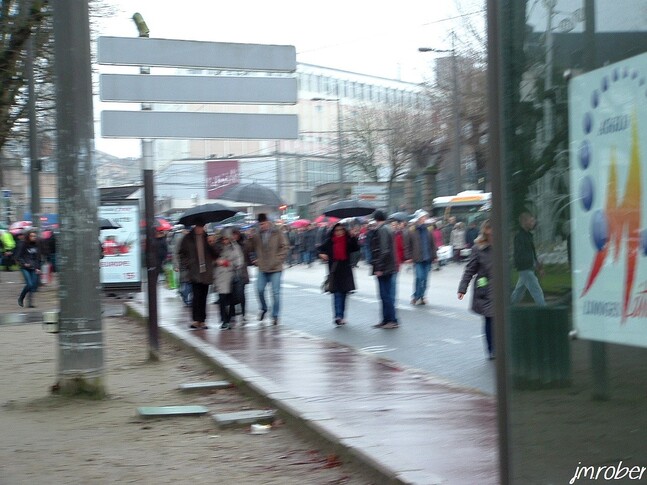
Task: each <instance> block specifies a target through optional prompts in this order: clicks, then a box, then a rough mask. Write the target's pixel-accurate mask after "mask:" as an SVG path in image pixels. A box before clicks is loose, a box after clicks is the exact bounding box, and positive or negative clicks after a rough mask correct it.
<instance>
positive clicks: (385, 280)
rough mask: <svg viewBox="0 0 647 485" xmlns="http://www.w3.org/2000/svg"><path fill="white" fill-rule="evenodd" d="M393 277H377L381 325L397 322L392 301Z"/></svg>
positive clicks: (392, 275)
mask: <svg viewBox="0 0 647 485" xmlns="http://www.w3.org/2000/svg"><path fill="white" fill-rule="evenodd" d="M393 277H394V274H389V275H383V276H378V277H377V285H378V288H379V290H380V300H382V323H387V322H394V323H397V322H398V319H397V317H396V316H395V301H394V300H393Z"/></svg>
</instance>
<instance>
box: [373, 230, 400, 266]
mask: <svg viewBox="0 0 647 485" xmlns="http://www.w3.org/2000/svg"><path fill="white" fill-rule="evenodd" d="M369 244H370V245H371V264H372V266H373V270H372V273H371V274H375V273H376V272H378V271H381V272H382V274H383V275H390V274H393V273H395V272H397V270H398V269H397V265H396V262H395V241H394V239H393V231H392V230H391V228H390V227H389V226H387V225H386V224H382V225H381V226H380V227H378V228H376V229H375V230H374V231H373V234H372V236H371V238H370V243H369Z"/></svg>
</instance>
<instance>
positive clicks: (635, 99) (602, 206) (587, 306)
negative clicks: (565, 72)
mask: <svg viewBox="0 0 647 485" xmlns="http://www.w3.org/2000/svg"><path fill="white" fill-rule="evenodd" d="M569 132H570V140H569V142H570V190H571V235H572V244H571V246H572V275H573V322H574V325H575V328H576V330H577V332H578V336H579V337H580V338H585V339H591V340H597V341H603V342H613V343H619V344H626V345H636V346H641V347H645V346H647V266H646V263H647V258H645V255H646V254H647V229H646V228H647V221H646V214H645V201H644V200H643V198H644V197H645V195H644V190H643V187H647V180H646V176H647V170H646V169H645V167H643V159H644V157H645V149H646V143H645V141H646V140H647V54H641V55H639V56H636V57H633V58H630V59H626V60H623V61H621V62H618V63H615V64H611V65H608V66H605V67H603V68H600V69H597V70H595V71H591V72H589V73H586V74H583V75H580V76H577V77H575V78H573V79H572V80H571V81H570V84H569Z"/></svg>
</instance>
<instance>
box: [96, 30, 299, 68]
mask: <svg viewBox="0 0 647 485" xmlns="http://www.w3.org/2000/svg"><path fill="white" fill-rule="evenodd" d="M97 58H98V62H99V64H112V65H120V66H155V67H161V66H164V67H186V68H204V69H224V70H232V71H237V70H240V71H274V72H277V71H279V72H294V71H296V68H297V61H296V59H297V55H296V49H295V48H294V46H291V45H264V44H234V43H229V42H202V41H196V40H171V39H151V38H146V37H105V36H104V37H99V41H98V55H97Z"/></svg>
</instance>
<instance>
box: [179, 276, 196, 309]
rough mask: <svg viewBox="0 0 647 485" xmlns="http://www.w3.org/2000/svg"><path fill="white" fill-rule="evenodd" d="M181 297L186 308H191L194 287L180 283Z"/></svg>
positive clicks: (186, 283) (187, 283)
mask: <svg viewBox="0 0 647 485" xmlns="http://www.w3.org/2000/svg"><path fill="white" fill-rule="evenodd" d="M180 295H181V296H182V302H183V303H184V304H185V305H186V306H191V304H192V302H193V286H191V283H189V282H186V281H185V282H182V283H180Z"/></svg>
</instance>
